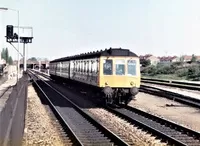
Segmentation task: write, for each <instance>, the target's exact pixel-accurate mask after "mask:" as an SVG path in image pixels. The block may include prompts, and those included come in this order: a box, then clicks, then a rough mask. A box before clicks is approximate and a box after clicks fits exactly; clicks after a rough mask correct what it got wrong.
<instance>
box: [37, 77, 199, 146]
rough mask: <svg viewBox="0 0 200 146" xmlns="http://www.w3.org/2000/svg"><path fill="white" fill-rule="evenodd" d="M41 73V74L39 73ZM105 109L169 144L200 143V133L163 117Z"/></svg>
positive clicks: (131, 108) (117, 109)
mask: <svg viewBox="0 0 200 146" xmlns="http://www.w3.org/2000/svg"><path fill="white" fill-rule="evenodd" d="M41 75H42V74H41ZM105 109H106V110H107V111H109V112H111V113H113V114H115V115H117V116H119V117H120V118H123V119H125V120H127V121H128V122H130V123H131V124H134V125H138V126H139V127H140V128H144V129H145V130H148V131H149V132H150V133H153V134H154V135H156V136H158V137H159V138H162V139H163V140H164V141H167V142H169V144H175V145H184V146H186V145H200V141H199V140H200V133H199V132H196V131H193V130H191V129H189V128H186V127H183V126H181V125H178V124H176V123H173V122H171V121H168V120H166V119H164V118H160V117H157V116H155V115H151V114H149V113H146V112H143V111H141V110H139V109H136V108H133V107H130V106H127V107H123V108H111V107H106V108H105Z"/></svg>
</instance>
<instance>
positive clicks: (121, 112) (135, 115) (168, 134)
mask: <svg viewBox="0 0 200 146" xmlns="http://www.w3.org/2000/svg"><path fill="white" fill-rule="evenodd" d="M107 109H108V110H109V111H110V112H112V113H114V114H116V115H118V116H119V117H121V118H124V119H126V120H128V121H129V122H130V123H132V124H136V125H139V126H140V127H143V128H144V129H147V130H148V131H149V132H150V133H152V134H154V135H156V136H158V137H159V138H163V139H164V140H166V141H167V142H169V144H172V145H173V144H175V145H183V146H194V145H195V146H199V145H200V133H199V132H196V131H193V130H191V129H188V128H186V127H183V126H181V125H178V124H176V123H173V122H171V121H168V120H166V119H164V118H160V117H158V116H155V115H151V114H149V113H147V112H143V111H141V110H139V109H136V108H133V107H130V106H126V107H123V108H116V109H115V108H110V107H107Z"/></svg>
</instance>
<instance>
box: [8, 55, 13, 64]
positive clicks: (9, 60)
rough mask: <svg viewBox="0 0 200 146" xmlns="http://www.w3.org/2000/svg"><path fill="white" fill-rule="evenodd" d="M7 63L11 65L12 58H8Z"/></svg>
mask: <svg viewBox="0 0 200 146" xmlns="http://www.w3.org/2000/svg"><path fill="white" fill-rule="evenodd" d="M8 63H9V64H10V65H12V64H13V59H12V57H11V56H9V58H8Z"/></svg>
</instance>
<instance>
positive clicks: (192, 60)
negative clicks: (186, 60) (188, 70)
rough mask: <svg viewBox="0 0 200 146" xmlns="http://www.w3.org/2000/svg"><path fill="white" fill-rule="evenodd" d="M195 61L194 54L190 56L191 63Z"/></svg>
mask: <svg viewBox="0 0 200 146" xmlns="http://www.w3.org/2000/svg"><path fill="white" fill-rule="evenodd" d="M196 60H197V58H196V56H194V54H192V59H191V62H196Z"/></svg>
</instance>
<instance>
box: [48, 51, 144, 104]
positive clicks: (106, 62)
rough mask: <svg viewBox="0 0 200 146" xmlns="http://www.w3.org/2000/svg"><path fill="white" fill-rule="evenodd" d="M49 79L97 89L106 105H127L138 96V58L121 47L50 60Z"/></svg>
mask: <svg viewBox="0 0 200 146" xmlns="http://www.w3.org/2000/svg"><path fill="white" fill-rule="evenodd" d="M50 76H51V78H53V79H58V77H60V78H65V79H69V80H73V81H76V82H77V83H83V84H86V85H89V86H90V87H94V88H95V89H99V90H98V93H99V95H100V96H101V97H103V99H105V102H106V103H110V104H113V103H117V104H118V103H125V104H128V103H129V102H130V100H131V99H133V98H134V97H135V95H136V94H137V93H138V88H139V87H140V78H141V77H140V63H139V58H138V56H137V55H136V54H135V53H133V52H131V51H129V50H128V49H121V48H119V49H118V48H117V49H112V48H110V49H108V50H107V49H106V50H103V51H97V52H91V53H85V54H81V55H76V56H71V57H65V58H60V59H56V60H53V61H51V62H50ZM91 90H92V89H91ZM95 91H97V90H95ZM101 91H102V92H101Z"/></svg>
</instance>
